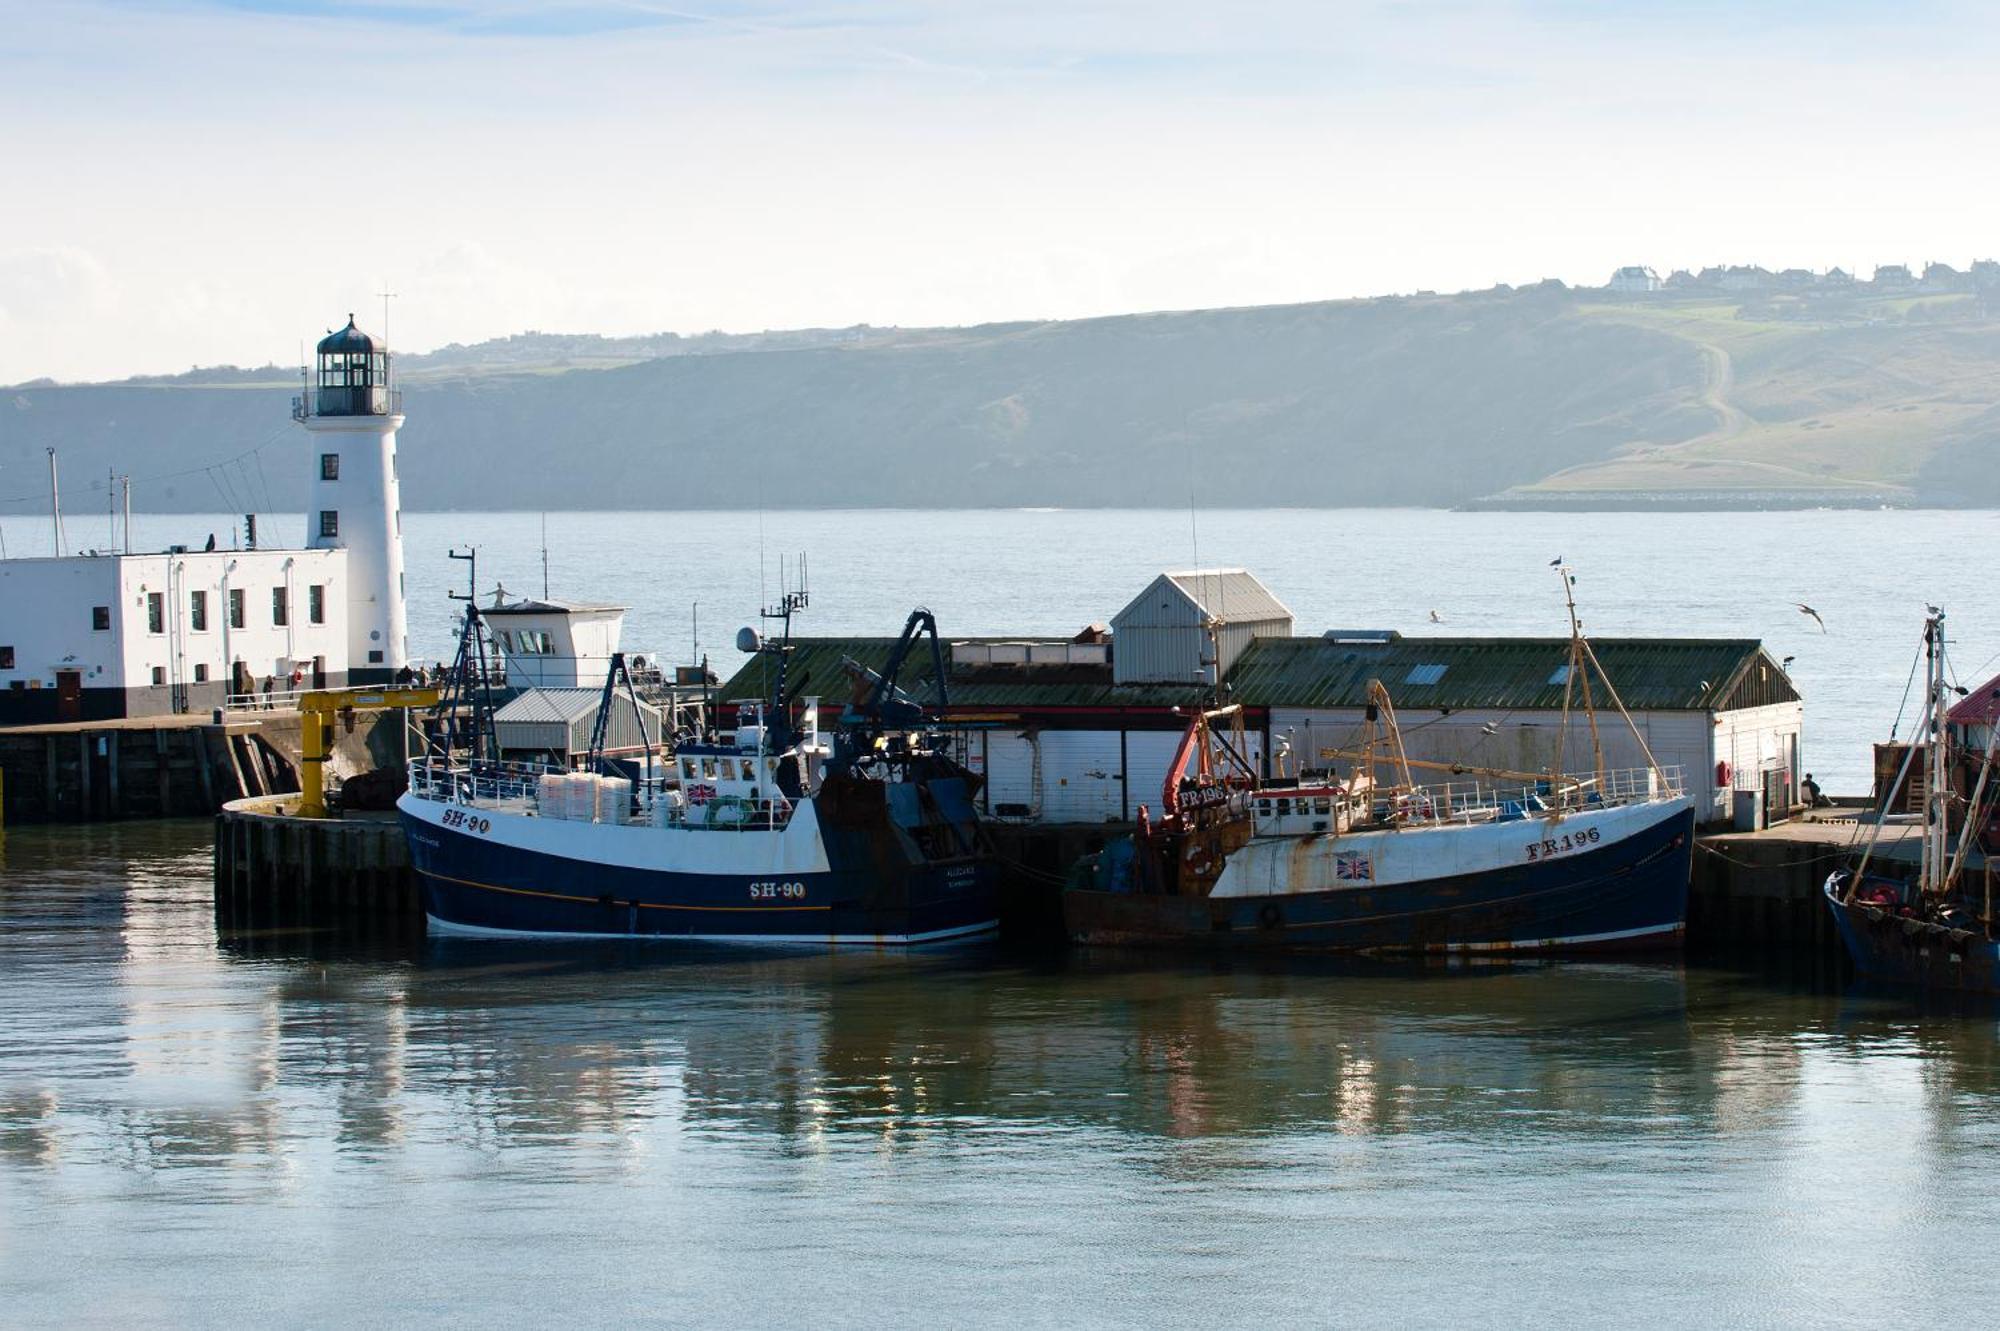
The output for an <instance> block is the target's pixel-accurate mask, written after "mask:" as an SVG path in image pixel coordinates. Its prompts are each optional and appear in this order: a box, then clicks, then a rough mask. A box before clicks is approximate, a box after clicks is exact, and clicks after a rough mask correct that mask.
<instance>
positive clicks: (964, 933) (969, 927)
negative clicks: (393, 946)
mask: <svg viewBox="0 0 2000 1331" xmlns="http://www.w3.org/2000/svg"><path fill="white" fill-rule="evenodd" d="M424 921H425V923H426V924H427V925H428V926H429V929H430V932H431V933H433V934H436V935H439V936H442V937H451V938H543V939H561V938H575V939H613V940H616V941H619V942H626V943H630V942H641V943H768V944H773V945H782V946H790V947H825V946H827V945H829V944H835V945H838V946H841V947H908V946H910V945H911V944H913V943H941V942H944V941H945V940H947V939H953V938H972V937H975V936H977V935H979V934H988V933H994V932H997V931H998V930H999V928H1000V922H999V921H998V920H983V921H981V922H980V923H978V924H962V925H959V926H957V927H956V928H952V929H933V930H931V931H930V932H929V933H919V934H614V933H580V932H576V931H574V930H569V929H494V928H489V927H488V926H486V925H483V924H457V923H454V922H453V921H451V920H440V919H439V918H438V917H437V916H435V915H426V916H424Z"/></svg>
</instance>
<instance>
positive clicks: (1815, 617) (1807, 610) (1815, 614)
mask: <svg viewBox="0 0 2000 1331" xmlns="http://www.w3.org/2000/svg"><path fill="white" fill-rule="evenodd" d="M1792 604H1793V605H1795V606H1797V607H1798V608H1799V613H1800V614H1802V615H1811V616H1812V622H1813V623H1815V624H1817V625H1819V631H1820V632H1821V633H1824V632H1826V621H1825V620H1824V619H1821V618H1820V617H1819V611H1817V610H1815V609H1813V608H1812V607H1811V606H1809V605H1807V604H1806V603H1805V602H1804V601H1794V602H1792Z"/></svg>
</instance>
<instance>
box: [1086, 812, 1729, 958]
mask: <svg viewBox="0 0 2000 1331" xmlns="http://www.w3.org/2000/svg"><path fill="white" fill-rule="evenodd" d="M1693 850H1694V814H1693V811H1692V810H1691V809H1690V808H1689V807H1688V806H1687V805H1686V803H1685V802H1678V803H1676V804H1674V805H1671V806H1667V807H1665V808H1663V810H1662V812H1661V816H1660V817H1659V818H1658V819H1657V820H1656V821H1654V822H1652V823H1650V824H1648V825H1645V826H1642V827H1639V828H1636V829H1634V830H1633V831H1631V832H1630V833H1629V834H1628V835H1625V836H1622V837H1620V838H1619V839H1618V840H1617V841H1616V842H1614V843H1612V844H1609V845H1603V846H1598V847H1596V848H1594V849H1592V850H1589V851H1587V852H1585V853H1582V854H1577V855H1572V856H1565V857H1562V858H1558V859H1553V860H1544V861H1540V862H1537V863H1528V864H1519V865H1510V866H1504V867H1496V868H1491V869H1486V870H1482V871H1479V872H1471V873H1463V874H1456V875H1448V876H1440V877H1436V878H1430V879H1424V880H1419V881H1412V882H1402V883H1364V884H1357V885H1355V886H1351V887H1343V888H1340V889H1337V890H1328V891H1309V892H1297V891H1287V892H1274V893H1247V894H1242V895H1234V896H1215V895H1211V896H1201V897H1195V896H1190V897H1181V896H1171V895H1152V894H1143V893H1122V892H1104V891H1095V890H1085V889H1078V888H1071V889H1070V890H1069V891H1067V892H1066V893H1065V894H1064V920H1065V924H1066V925H1067V927H1068V930H1069V933H1070V936H1071V937H1072V938H1073V939H1074V940H1075V941H1077V942H1080V943H1086V944H1101V945H1132V944H1178V945H1187V946H1201V947H1210V948H1229V949H1236V948H1244V949H1270V950H1300V951H1327V952H1369V953H1391V954H1403V953H1482V952H1492V953H1552V952H1563V953H1567V952H1580V951H1581V952H1597V951H1614V950H1637V951H1643V950H1669V949H1673V948H1677V947H1679V946H1680V945H1681V942H1682V940H1683V936H1684V934H1685V931H1686V919H1687V894H1688V872H1689V868H1690V862H1691V859H1692V856H1693ZM1225 881H1226V880H1225Z"/></svg>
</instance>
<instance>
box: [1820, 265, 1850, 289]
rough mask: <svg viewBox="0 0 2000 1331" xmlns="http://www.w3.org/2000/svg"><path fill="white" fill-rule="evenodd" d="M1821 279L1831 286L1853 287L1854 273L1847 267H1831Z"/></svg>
mask: <svg viewBox="0 0 2000 1331" xmlns="http://www.w3.org/2000/svg"><path fill="white" fill-rule="evenodd" d="M1820 281H1821V282H1822V283H1824V284H1825V285H1827V286H1830V287H1851V286H1853V285H1854V274H1853V273H1850V272H1848V271H1847V270H1846V269H1845V268H1829V269H1827V270H1826V276H1825V277H1823V278H1821V279H1820Z"/></svg>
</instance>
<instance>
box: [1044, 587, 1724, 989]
mask: <svg viewBox="0 0 2000 1331" xmlns="http://www.w3.org/2000/svg"><path fill="white" fill-rule="evenodd" d="M1558 572H1559V573H1560V574H1561V575H1562V578H1563V586H1564V594H1565V599H1566V602H1567V604H1568V607H1569V622H1570V658H1569V664H1568V666H1567V667H1566V671H1565V681H1564V682H1565V703H1564V708H1563V726H1562V729H1561V731H1560V732H1559V734H1558V737H1557V741H1556V748H1555V754H1556V759H1557V761H1558V762H1559V761H1560V759H1561V757H1562V755H1563V754H1564V753H1565V751H1566V748H1567V740H1568V733H1569V719H1570V715H1571V706H1570V701H1571V699H1572V698H1574V700H1575V701H1576V702H1578V703H1579V704H1580V710H1581V712H1582V713H1583V716H1584V718H1585V720H1586V721H1587V725H1588V734H1589V739H1590V751H1591V755H1592V758H1593V759H1594V763H1593V768H1592V770H1590V771H1588V772H1586V773H1583V774H1579V775H1570V774H1565V773H1563V772H1561V771H1560V770H1551V771H1547V772H1539V773H1536V772H1520V771H1505V770H1497V769H1484V768H1472V767H1466V766H1462V765H1455V764H1441V763H1420V762H1417V761H1414V760H1411V759H1408V758H1407V757H1405V755H1404V753H1403V745H1402V740H1401V735H1400V732H1399V730H1398V729H1397V723H1396V717H1395V708H1394V705H1393V703H1392V701H1391V699H1390V697H1389V693H1388V690H1387V689H1386V688H1385V687H1384V686H1383V685H1382V683H1381V682H1380V681H1379V680H1375V681H1371V682H1370V684H1369V708H1368V725H1367V729H1366V732H1365V738H1364V740H1363V743H1362V745H1361V746H1360V748H1359V749H1358V750H1335V751H1326V752H1324V753H1323V754H1322V756H1323V757H1328V758H1333V759H1336V760H1340V759H1345V760H1347V761H1348V762H1349V763H1350V766H1349V767H1348V769H1347V771H1346V772H1345V774H1344V775H1343V774H1341V773H1339V772H1338V771H1337V770H1336V769H1333V768H1329V769H1323V770H1320V771H1317V772H1304V773H1301V774H1300V775H1298V776H1295V777H1294V776H1286V775H1283V774H1280V775H1277V776H1266V775H1263V774H1260V773H1259V772H1258V771H1256V770H1255V768H1254V766H1253V764H1252V763H1251V762H1250V761H1249V758H1248V756H1247V755H1248V753H1249V749H1248V747H1247V746H1246V745H1245V743H1244V738H1243V733H1242V710H1241V708H1239V707H1236V706H1233V705H1222V706H1216V707H1212V708H1197V709H1194V711H1193V712H1192V714H1191V715H1190V717H1189V721H1188V727H1187V731H1186V733H1185V735H1184V736H1183V738H1182V741H1181V746H1180V750H1179V752H1178V753H1177V754H1176V756H1175V759H1174V761H1173V762H1172V764H1171V765H1170V767H1169V770H1168V774H1167V779H1166V783H1165V787H1164V789H1163V790H1162V792H1161V809H1162V814H1163V816H1162V817H1161V819H1160V820H1159V821H1158V822H1157V823H1154V822H1153V821H1152V820H1151V819H1150V817H1148V816H1147V813H1146V811H1144V810H1142V811H1141V816H1140V825H1139V830H1138V831H1137V832H1136V833H1135V834H1134V835H1132V836H1130V837H1127V838H1121V839H1119V840H1117V841H1114V842H1112V843H1111V844H1110V845H1108V846H1106V847H1105V849H1104V850H1103V851H1101V852H1099V853H1098V854H1096V855H1094V856H1091V857H1088V858H1086V859H1085V860H1084V861H1083V862H1082V863H1080V864H1079V866H1078V868H1077V871H1076V873H1075V874H1074V875H1073V877H1072V881H1071V883H1070V885H1069V887H1068V888H1067V890H1066V891H1065V892H1064V896H1063V913H1064V922H1065V925H1066V928H1067V930H1068V932H1069V934H1070V936H1071V937H1072V938H1073V939H1074V940H1075V941H1078V942H1082V943H1087V944H1106V945H1117V944H1179V945H1192V946H1203V947H1222V948H1252V949H1309V950H1323V951H1336V952H1367V953H1418V954H1422V953H1535V952H1569V951H1589V950H1605V949H1645V948H1671V947H1677V946H1678V945H1679V944H1680V942H1681V939H1682V935H1683V932H1684V930H1685V920H1686V913H1687V891H1688V875H1689V868H1690V861H1691V858H1692V854H1693V842H1694V810H1693V805H1692V802H1691V801H1690V800H1689V799H1688V798H1687V796H1686V794H1685V793H1684V791H1683V789H1682V784H1681V780H1680V777H1679V773H1678V772H1677V771H1676V770H1674V769H1670V768H1662V767H1661V766H1659V765H1658V764H1657V763H1655V762H1654V761H1653V759H1652V753H1651V751H1650V749H1648V748H1647V747H1646V745H1645V740H1644V737H1643V736H1642V735H1640V733H1639V730H1638V728H1637V726H1636V725H1633V726H1632V734H1633V736H1634V738H1635V739H1636V740H1637V741H1638V743H1639V746H1640V750H1641V752H1642V753H1644V754H1645V757H1646V760H1647V765H1646V766H1645V767H1643V768H1640V769H1635V770H1625V771H1608V770H1606V769H1605V766H1604V763H1603V757H1602V746H1601V744H1600V743H1599V740H1598V730H1597V716H1596V699H1595V691H1596V685H1601V686H1602V687H1603V689H1604V690H1605V693H1606V695H1607V697H1608V698H1609V700H1610V701H1611V702H1612V703H1613V704H1615V705H1616V707H1617V710H1618V712H1619V714H1620V715H1621V716H1623V717H1624V719H1625V721H1626V723H1627V724H1628V725H1632V722H1631V717H1630V716H1629V715H1628V714H1626V712H1625V708H1624V704H1623V703H1622V702H1620V701H1619V699H1618V695H1617V691H1616V689H1615V687H1613V685H1612V683H1611V681H1610V679H1609V678H1608V677H1607V676H1606V675H1605V674H1604V672H1603V668H1602V666H1601V665H1600V664H1599V663H1598V661H1597V657H1596V654H1595V653H1594V652H1593V651H1592V650H1591V648H1590V644H1589V642H1588V641H1587V640H1586V639H1585V637H1584V635H1583V632H1582V628H1581V626H1580V624H1579V621H1578V619H1577V616H1576V603H1575V598H1574V595H1573V593H1572V591H1571V589H1572V587H1573V585H1574V577H1573V575H1572V574H1571V573H1570V572H1569V570H1568V569H1567V567H1566V566H1561V565H1558ZM1593 679H1594V680H1595V682H1596V683H1595V684H1593ZM1419 771H1423V772H1424V773H1425V774H1426V775H1427V776H1430V777H1431V778H1432V780H1431V781H1430V782H1428V783H1426V782H1423V781H1420V780H1419V779H1418V777H1417V773H1418V772H1419Z"/></svg>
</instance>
